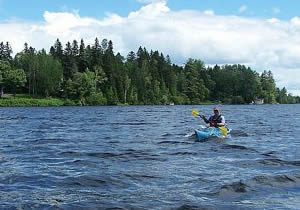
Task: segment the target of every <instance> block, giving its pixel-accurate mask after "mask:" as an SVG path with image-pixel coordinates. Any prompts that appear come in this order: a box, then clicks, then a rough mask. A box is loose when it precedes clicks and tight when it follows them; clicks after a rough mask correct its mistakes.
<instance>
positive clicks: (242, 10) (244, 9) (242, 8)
mask: <svg viewBox="0 0 300 210" xmlns="http://www.w3.org/2000/svg"><path fill="white" fill-rule="evenodd" d="M247 9H248V8H247V6H246V5H242V6H241V7H240V9H239V12H240V13H242V12H245V11H246V10H247Z"/></svg>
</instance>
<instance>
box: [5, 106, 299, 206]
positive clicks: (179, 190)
mask: <svg viewBox="0 0 300 210" xmlns="http://www.w3.org/2000/svg"><path fill="white" fill-rule="evenodd" d="M194 108H196V109H199V110H200V113H202V114H205V116H207V117H208V116H209V115H210V114H212V111H213V106H211V105H196V106H176V105H175V106H104V107H41V108H0V128H1V130H0V187H1V188H0V189H1V190H0V209H180V210H181V209H299V208H300V152H299V148H300V123H299V121H300V105H222V106H221V110H222V113H223V114H224V116H225V118H226V121H227V124H228V126H229V127H230V128H231V129H232V131H231V134H230V136H229V137H228V138H226V139H215V138H212V139H209V140H207V141H205V142H198V141H196V138H195V136H194V135H193V129H194V128H199V127H200V126H201V125H204V123H203V122H202V121H201V120H200V119H199V118H198V119H197V118H195V117H193V116H192V109H194Z"/></svg>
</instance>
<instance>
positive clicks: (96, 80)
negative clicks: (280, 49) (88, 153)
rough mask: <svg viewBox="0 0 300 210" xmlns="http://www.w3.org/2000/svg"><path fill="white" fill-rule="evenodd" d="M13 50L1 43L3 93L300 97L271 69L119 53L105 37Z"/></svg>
mask: <svg viewBox="0 0 300 210" xmlns="http://www.w3.org/2000/svg"><path fill="white" fill-rule="evenodd" d="M12 52H13V51H12V48H11V46H10V44H9V42H6V43H4V42H1V43H0V87H1V89H0V90H1V92H0V96H1V97H2V96H3V94H4V91H5V92H9V93H13V94H14V95H15V94H16V93H23V94H27V95H29V96H31V97H58V98H62V99H65V100H66V101H68V102H69V103H70V104H80V105H117V104H135V105H142V104H168V103H175V104H200V103H204V102H216V103H228V104H247V103H251V102H253V101H255V100H256V99H263V100H264V102H265V103H299V101H300V98H299V97H294V96H292V95H291V94H288V93H287V90H286V88H282V89H280V88H278V87H276V84H275V80H274V78H273V74H272V72H271V71H266V70H265V71H263V73H261V74H259V73H257V72H256V71H255V70H252V69H251V68H250V67H247V66H244V65H240V64H235V65H223V66H219V65H215V66H213V67H206V66H205V64H204V62H203V61H201V60H199V59H188V60H187V61H186V63H185V64H184V65H183V66H179V65H176V64H174V63H172V62H171V58H170V57H169V56H168V55H167V56H165V55H164V54H163V53H160V52H159V51H152V50H151V51H148V50H147V49H146V48H143V47H140V48H139V49H138V50H137V52H133V51H131V52H129V53H128V55H127V56H126V57H123V56H122V55H121V54H120V53H115V52H114V48H113V42H112V41H111V40H110V41H108V40H107V39H103V40H102V41H101V42H100V41H99V40H98V38H96V39H95V41H94V43H93V44H92V45H85V43H84V40H83V39H81V40H80V43H79V42H78V41H76V40H73V41H72V42H67V43H66V44H65V45H64V46H63V44H62V43H61V42H60V40H59V39H57V40H56V41H55V43H54V45H53V46H51V47H50V50H49V53H47V52H46V50H45V49H42V50H38V51H37V50H36V49H35V48H33V47H31V46H29V45H28V44H27V43H25V44H24V49H23V50H22V51H21V52H19V53H16V54H15V56H14V57H12Z"/></svg>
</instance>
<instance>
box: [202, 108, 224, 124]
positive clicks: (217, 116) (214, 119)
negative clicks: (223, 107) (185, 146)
mask: <svg viewBox="0 0 300 210" xmlns="http://www.w3.org/2000/svg"><path fill="white" fill-rule="evenodd" d="M199 116H200V117H201V118H202V119H203V120H204V122H205V123H209V127H216V128H218V127H221V126H225V117H224V116H223V115H221V111H220V108H219V107H215V108H214V115H212V116H210V118H209V119H206V117H205V116H204V115H199Z"/></svg>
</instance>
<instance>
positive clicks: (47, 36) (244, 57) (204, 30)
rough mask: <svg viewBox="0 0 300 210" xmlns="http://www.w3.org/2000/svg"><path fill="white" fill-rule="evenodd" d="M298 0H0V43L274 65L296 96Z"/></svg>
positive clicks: (299, 85) (299, 90)
mask: <svg viewBox="0 0 300 210" xmlns="http://www.w3.org/2000/svg"><path fill="white" fill-rule="evenodd" d="M299 8H300V1H299V0H265V1H261V0H209V1H208V0H51V1H41V0H26V1H20V0H0V31H1V33H0V42H2V41H3V42H6V41H8V42H9V43H10V44H11V46H12V49H13V51H14V53H17V52H20V51H21V50H22V49H23V47H24V43H25V42H27V43H28V44H29V45H30V46H32V47H34V48H36V49H37V50H40V49H42V48H44V49H46V50H47V51H48V50H49V48H50V46H52V45H53V44H54V42H55V40H56V39H57V38H59V39H60V41H61V42H62V43H63V44H66V42H68V41H70V42H71V41H73V40H74V39H76V40H78V41H80V39H83V40H84V41H85V44H92V43H93V42H94V40H95V38H96V37H98V39H99V40H102V39H104V38H106V39H108V40H112V41H113V44H114V51H115V52H120V53H121V54H122V55H123V56H125V57H126V55H127V54H128V52H130V51H134V52H136V51H137V50H138V48H139V46H143V47H146V49H147V50H149V51H150V50H159V51H160V52H162V53H163V54H164V55H169V56H170V57H171V60H172V62H173V63H176V64H178V65H183V64H184V63H185V62H186V61H187V59H188V58H194V59H201V60H202V61H203V62H204V63H205V64H206V65H215V64H218V65H224V64H244V65H246V66H250V67H251V68H252V69H253V70H255V71H257V72H259V73H261V72H263V71H264V70H271V71H272V72H273V75H274V78H275V80H276V84H277V86H278V87H280V88H283V87H286V88H287V90H288V92H289V93H292V94H293V95H299V96H300V79H299V78H300V10H299Z"/></svg>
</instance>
